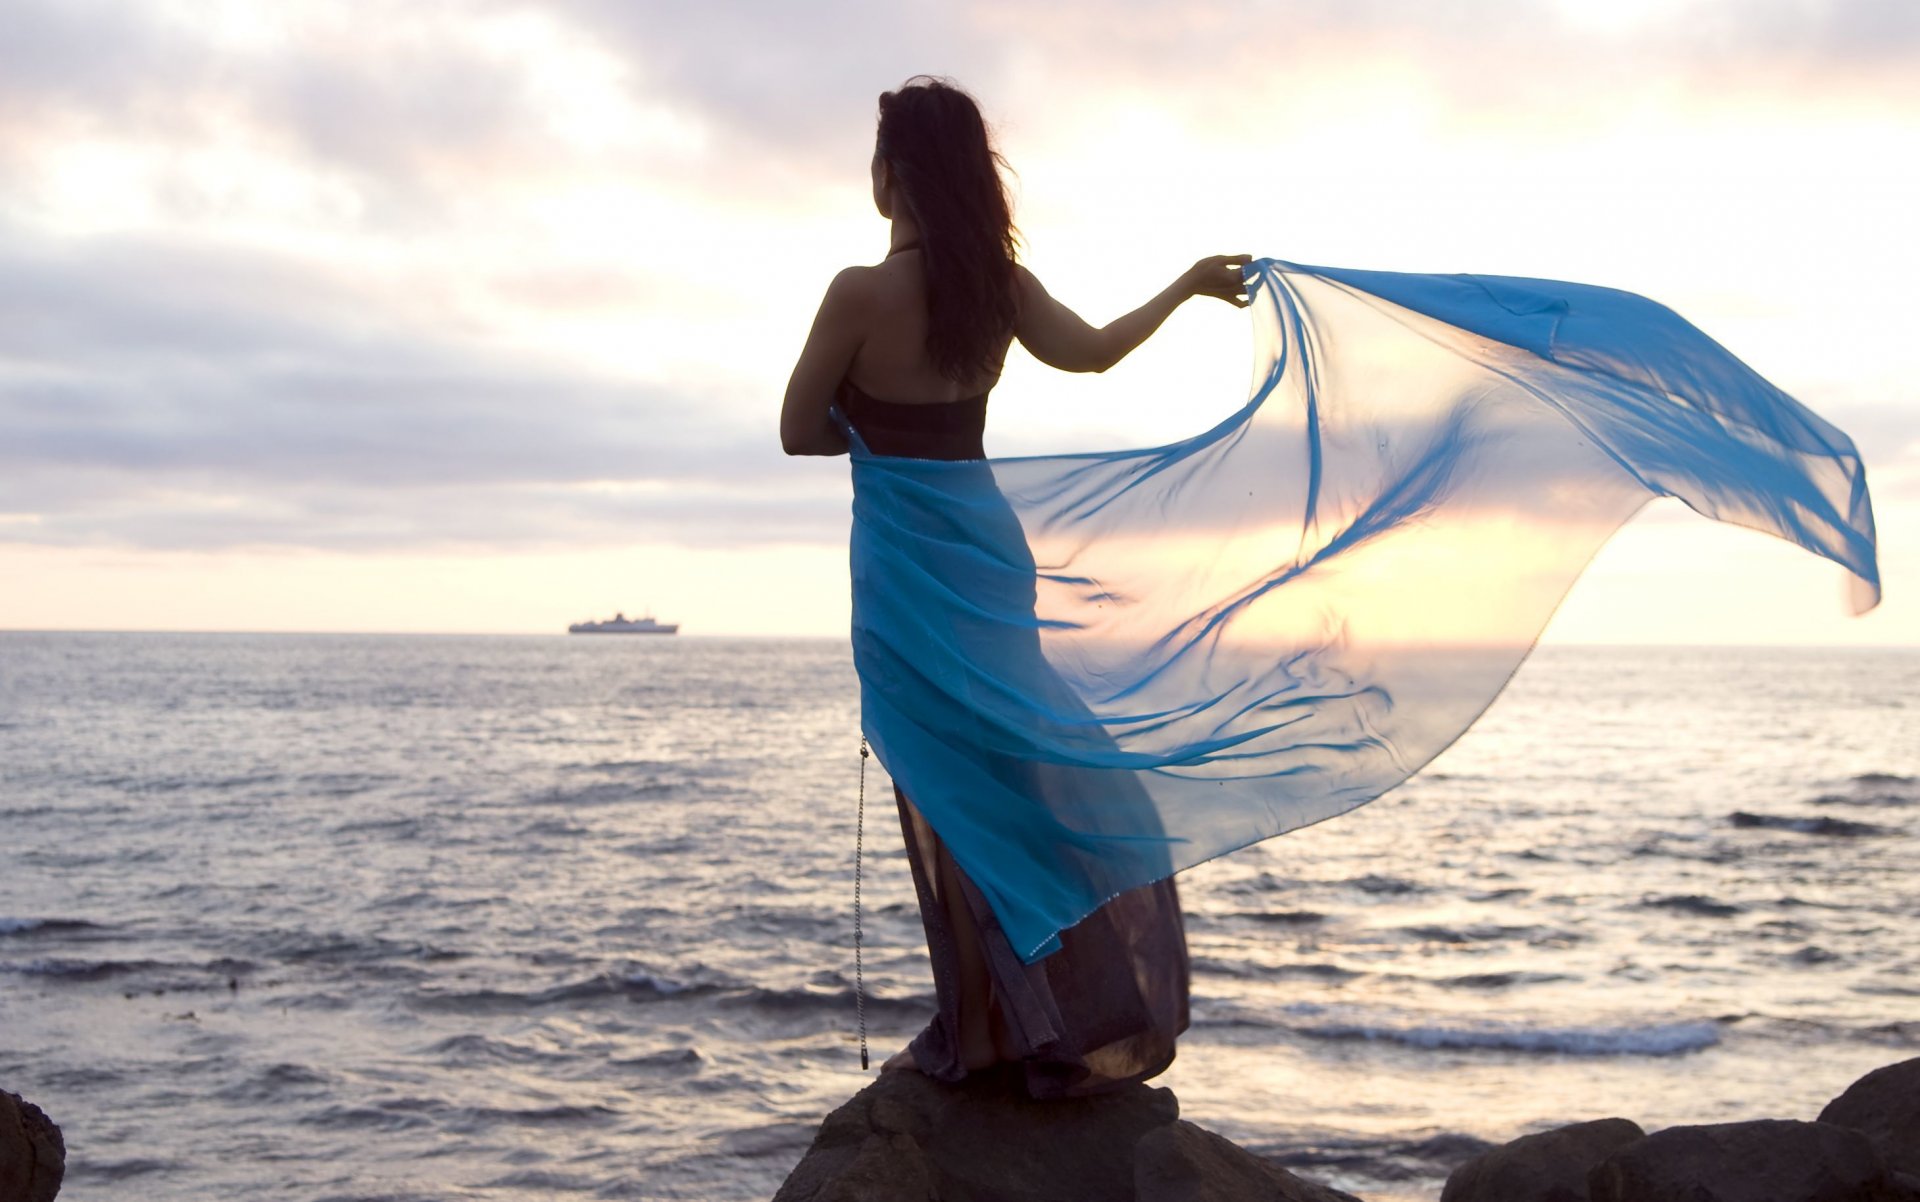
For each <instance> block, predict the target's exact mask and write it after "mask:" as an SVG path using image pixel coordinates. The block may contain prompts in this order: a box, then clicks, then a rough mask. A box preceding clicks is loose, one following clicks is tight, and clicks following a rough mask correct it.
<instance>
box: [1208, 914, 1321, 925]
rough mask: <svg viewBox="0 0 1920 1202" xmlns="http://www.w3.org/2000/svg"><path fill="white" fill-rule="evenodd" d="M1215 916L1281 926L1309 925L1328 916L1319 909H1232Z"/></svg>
mask: <svg viewBox="0 0 1920 1202" xmlns="http://www.w3.org/2000/svg"><path fill="white" fill-rule="evenodd" d="M1213 917H1215V918H1241V919H1245V920H1247V921H1248V922H1261V923H1273V924H1275V925H1279V926H1307V925H1309V924H1311V923H1316V922H1325V921H1326V920H1327V916H1326V915H1325V914H1322V913H1320V912H1319V911H1318V910H1232V911H1228V912H1227V913H1225V914H1216V915H1213Z"/></svg>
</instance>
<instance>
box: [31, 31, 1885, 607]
mask: <svg viewBox="0 0 1920 1202" xmlns="http://www.w3.org/2000/svg"><path fill="white" fill-rule="evenodd" d="M922 72H928V73H938V74H945V75H950V76H952V77H954V78H955V79H956V80H958V81H959V82H960V83H962V84H963V85H965V86H966V87H967V88H969V90H971V91H972V92H973V93H974V94H975V95H976V96H977V97H979V98H980V100H981V103H982V105H983V107H984V108H985V110H986V112H987V115H988V117H989V120H990V121H991V122H992V123H993V125H994V128H995V131H996V136H997V137H998V139H999V143H1000V147H1001V149H1002V151H1003V152H1004V153H1005V155H1006V156H1007V158H1008V159H1009V160H1010V161H1011V163H1012V165H1013V167H1014V169H1015V171H1016V172H1017V176H1016V178H1015V180H1014V191H1015V199H1016V220H1017V221H1018V222H1019V224H1020V227H1021V230H1022V232H1023V235H1024V242H1025V250H1024V259H1025V261H1026V262H1027V264H1028V265H1029V266H1030V267H1032V268H1033V270H1034V271H1035V272H1036V273H1037V274H1038V275H1039V276H1040V277H1041V279H1042V280H1043V281H1045V283H1046V285H1047V287H1048V288H1049V290H1050V291H1051V292H1052V293H1053V294H1054V295H1055V296H1057V297H1059V298H1060V299H1062V300H1064V301H1066V302H1067V303H1068V304H1069V305H1071V306H1073V307H1074V308H1076V309H1077V310H1079V311H1080V312H1081V313H1083V314H1084V315H1085V316H1087V317H1088V318H1089V319H1090V320H1092V321H1094V322H1096V323H1098V322H1103V321H1106V320H1109V319H1111V318H1112V317H1114V316H1117V315H1118V314H1120V313H1122V312H1124V311H1126V310H1127V309H1130V308H1132V307H1133V306H1134V305H1136V304H1138V303H1139V302H1141V301H1143V300H1145V299H1146V298H1147V297H1148V296H1150V295H1152V294H1153V293H1154V292H1156V291H1158V290H1159V289H1160V288H1161V287H1162V286H1163V285H1164V284H1165V283H1166V282H1167V281H1168V280H1170V279H1172V278H1173V277H1174V276H1175V275H1177V274H1178V273H1179V271H1180V270H1182V269H1183V268H1184V267H1186V266H1187V265H1188V264H1189V263H1191V262H1192V261H1193V260H1194V259H1196V258H1198V257H1200V256H1202V255H1206V254H1212V253H1248V254H1254V255H1271V256H1274V257H1277V258H1283V259H1289V260H1293V261H1295V262H1304V263H1325V264H1333V265H1339V266H1348V267H1364V268H1377V269H1386V270H1408V271H1476V272H1489V273H1507V274H1516V275H1531V276H1544V277H1551V278H1561V279H1574V280H1581V281H1585V282H1589V283H1596V284H1607V285H1612V286H1616V287H1622V288H1628V289H1631V290H1633V291H1636V292H1642V293H1645V294H1647V295H1649V296H1652V297H1654V298H1656V299H1658V300H1660V301H1662V302H1664V303H1666V304H1668V305H1670V306H1672V307H1673V308H1675V309H1677V310H1678V311H1679V312H1681V313H1682V314H1683V315H1685V316H1686V317H1688V318H1689V319H1690V320H1692V321H1693V322H1694V323H1695V324H1696V325H1698V326H1700V327H1701V328H1702V329H1704V330H1705V331H1707V332H1708V333H1709V334H1710V335H1712V336H1713V337H1715V338H1716V339H1718V340H1719V341H1720V342H1722V343H1723V344H1724V345H1726V346H1727V347H1729V348H1730V349H1731V350H1733V351H1734V353H1736V354H1738V355H1739V356H1741V357H1742V358H1743V359H1744V360H1746V362H1748V363H1749V364H1750V365H1752V366H1753V367H1755V368H1756V369H1757V370H1759V371H1760V372H1761V373H1762V374H1763V375H1765V376H1767V377H1768V378H1769V379H1771V380H1773V381H1774V382H1775V383H1777V384H1779V385H1780V386H1781V387H1783V388H1785V389H1786V390H1787V391H1788V392H1790V393H1792V394H1793V395H1794V396H1796V397H1798V398H1799V399H1800V400H1802V401H1804V402H1805V403H1807V404H1808V405H1810V406H1812V407H1813V408H1814V409H1815V410H1817V411H1818V412H1820V413H1821V414H1823V415H1824V416H1826V417H1827V418H1829V419H1830V420H1832V421H1834V422H1835V423H1837V424H1838V425H1839V426H1840V427H1841V428H1842V429H1844V430H1846V431H1847V432H1848V433H1849V434H1850V435H1851V436H1852V437H1853V438H1854V440H1855V442H1856V444H1857V445H1858V447H1859V450H1860V452H1861V455H1862V457H1863V459H1864V460H1865V463H1866V465H1867V476H1868V482H1869V484H1870V486H1871V487H1872V490H1873V495H1874V502H1875V507H1876V512H1877V517H1878V521H1879V531H1880V547H1881V568H1882V574H1883V578H1884V580H1885V589H1886V599H1885V601H1884V602H1883V604H1882V605H1881V607H1880V608H1879V609H1878V610H1876V611H1874V612H1872V613H1870V614H1868V615H1865V616H1864V617H1855V616H1853V615H1851V613H1850V610H1849V608H1848V606H1847V604H1846V603H1845V600H1844V597H1845V587H1844V577H1843V575H1842V573H1841V572H1840V570H1839V569H1838V568H1836V567H1834V566H1833V565H1831V564H1828V563H1826V562H1825V561H1822V560H1818V559H1816V558H1814V557H1813V556H1811V555H1809V554H1807V553H1806V552H1804V551H1801V550H1799V549H1798V548H1795V547H1792V546H1789V545H1787V544H1785V543H1781V542H1779V541H1778V540H1773V539H1769V538H1767V537H1764V536H1761V535H1758V534H1754V533H1753V532H1750V531H1747V530H1743V529H1738V528H1734V527H1731V526H1725V525H1721V524H1718V523H1713V522H1709V521H1707V520H1706V519H1704V518H1701V517H1699V516H1698V515H1695V514H1693V513H1692V512H1691V511H1688V510H1686V509H1685V508H1684V507H1682V506H1680V505H1679V504H1678V503H1677V502H1671V501H1663V502H1656V503H1655V504H1654V505H1652V506H1650V507H1649V508H1648V509H1647V510H1645V511H1643V513H1642V515H1641V516H1640V517H1639V518H1637V519H1635V521H1634V522H1632V523H1631V524H1630V525H1629V526H1628V527H1627V528H1626V529H1624V530H1623V531H1622V532H1621V533H1620V534H1619V535H1617V536H1616V537H1615V539H1614V540H1613V542H1612V543H1610V544H1609V545H1608V547H1607V548H1606V549H1605V550H1603V551H1602V552H1601V554H1600V556H1599V557H1598V558H1597V559H1596V560H1595V561H1594V563H1593V565H1592V566H1591V567H1590V568H1589V569H1588V571H1587V574H1586V575H1585V577H1584V578H1583V579H1582V580H1581V582H1580V583H1579V584H1578V585H1576V587H1575V588H1574V590H1573V592H1572V594H1571V595H1570V596H1569V597H1568V599H1567V601H1566V602H1565V604H1563V606H1562V607H1561V610H1560V612H1559V613H1558V615H1557V616H1556V617H1555V619H1554V621H1553V623H1552V625H1551V626H1550V627H1549V631H1548V638H1549V640H1551V641H1565V642H1603V643H1605V642H1614V643H1854V644H1907V645H1913V644H1920V601H1917V600H1915V598H1914V597H1912V596H1910V595H1909V590H1908V587H1907V584H1908V582H1909V581H1912V580H1916V579H1920V395H1916V393H1917V391H1920V389H1916V383H1915V382H1916V381H1920V335H1917V334H1916V332H1915V327H1916V321H1917V320H1920V303H1917V302H1916V301H1915V299H1914V291H1913V284H1912V281H1914V280H1916V279H1920V239H1916V237H1915V232H1914V222H1915V219H1914V216H1913V215H1914V214H1915V213H1920V5H1915V4H1913V3H1911V2H1910V0H1834V2H1829V3H1821V2H1819V0H1665V2H1659V3H1655V2H1652V0H1597V2H1594V3H1586V2H1580V0H1477V2H1464V0H1463V2H1451V3H1449V2H1444V0H1441V2H1436V0H1311V2H1309V0H1298V2H1295V0H1218V2H1213V0H1202V2H1195V3H1145V2H1131V0H1100V2H1099V3H1094V2H1093V0H1059V2H1057V3H1050V4H1047V5H1044V6H1036V5H1025V4H1014V3H1010V2H1006V0H990V2H964V0H963V2H959V3H948V2H941V3H932V2H927V3H916V2H912V0H906V2H900V0H896V2H894V3H884V4H883V3H877V2H874V0H841V2H835V3H821V4H804V5H800V4H791V3H774V2H769V3H744V2H733V0H717V2H708V3H699V4H687V3H684V2H681V0H671V2H669V0H547V2H545V3H541V4H531V5H529V4H512V3H494V2H491V0H471V2H467V3H453V2H438V0H412V2H410V3H408V4H405V5H395V4H376V3H371V2H365V3H360V2H348V0H318V2H308V0H276V2H275V3H273V4H259V3H256V2H253V0H240V2H233V3H227V2H223V0H188V2H182V3H167V2H162V0H144V2H134V0H0V629H58V630H87V629H104V630H338V631H444V632H468V631H473V632H479V631H497V632H527V633H554V632H558V631H560V630H562V629H564V627H565V625H566V624H567V623H568V622H569V621H575V620H579V619H582V618H586V617H605V616H609V615H610V614H611V613H612V612H613V611H615V610H616V609H620V610H625V611H626V612H627V613H629V614H633V613H636V612H642V611H651V612H653V613H655V614H656V615H658V616H659V617H660V618H662V619H663V620H668V621H679V622H681V623H683V629H684V630H685V631H686V632H687V633H689V634H765V635H774V634H782V635H784V634H797V635H823V636H844V633H845V630H846V623H847V612H848V585H847V573H846V535H847V525H848V502H849V497H850V491H849V488H848V483H847V466H846V463H845V461H844V460H835V459H821V458H794V459H789V458H787V457H785V456H783V455H782V454H781V451H780V447H779V440H778V434H777V416H778V412H779V406H780V399H781V395H782V392H783V390H784V387H785V383H786V377H787V373H788V372H789V371H790V369H791V367H792V363H793V360H794V357H795V355H796V354H797V353H798V351H799V348H800V345H801V342H802V340H803V339H804V337H805V334H806V329H807V326H808V324H809V322H810V321H811V318H812V315H813V311H814V308H815V306H816V305H817V303H818V300H819V297H820V294H821V292H822V290H823V289H824V287H825V284H826V282H827V280H828V279H829V278H831V276H832V275H833V274H834V272H836V271H837V270H838V269H840V268H841V267H843V266H845V265H847V264H850V263H864V262H872V261H875V260H876V259H878V258H879V256H880V255H881V254H882V253H883V252H884V250H885V248H886V245H887V227H886V224H885V223H884V222H883V221H882V220H881V219H880V218H879V217H878V216H877V215H876V214H875V213H874V210H873V207H872V204H871V200H870V198H869V195H868V192H869V185H868V177H867V163H868V158H869V156H870V155H871V152H872V135H873V112H874V103H875V98H876V97H877V95H878V93H879V92H881V91H882V90H885V89H887V88H889V87H893V86H896V85H898V84H899V83H900V82H901V81H902V80H904V79H905V78H907V77H908V76H911V75H914V74H917V73H922ZM1250 354H1251V346H1250V342H1249V326H1248V322H1247V318H1246V316H1245V315H1244V314H1242V313H1240V312H1238V311H1236V310H1234V309H1231V308H1230V307H1228V306H1225V305H1221V304H1218V303H1217V302H1207V301H1195V302H1192V303H1190V304H1189V305H1187V306H1186V307H1185V308H1183V309H1182V310H1181V311H1180V312H1179V313H1177V314H1176V315H1175V316H1174V318H1173V319H1172V320H1171V321H1170V322H1169V323H1168V326H1167V327H1166V329H1165V330H1164V331H1163V332H1162V333H1161V334H1160V335H1159V336H1158V337H1156V338H1155V339H1154V340H1153V341H1152V342H1150V343H1148V344H1147V346H1146V347H1144V348H1143V349H1142V350H1140V351H1139V352H1137V353H1136V354H1135V355H1134V356H1133V357H1132V358H1130V359H1129V360H1127V361H1126V362H1125V363H1123V364H1121V365H1120V366H1119V367H1116V368H1114V369H1113V370H1111V371H1109V372H1107V373H1105V374H1104V375H1094V376H1067V375H1063V374H1060V373H1056V372H1051V371H1049V370H1048V369H1046V368H1044V367H1041V366H1039V365H1038V364H1036V363H1034V362H1033V361H1032V360H1031V359H1028V358H1026V357H1025V356H1024V354H1023V353H1021V352H1018V351H1016V352H1015V354H1014V356H1013V358H1012V360H1011V361H1010V363H1009V367H1008V370H1007V373H1006V375H1005V377H1004V378H1003V381H1002V383H1001V385H1000V386H999V388H998V389H997V390H996V391H995V393H994V400H993V417H992V420H991V421H990V423H989V432H988V448H989V451H990V452H993V453H1032V452H1036V451H1046V450H1067V449H1072V450H1089V449H1107V448H1112V447H1121V446H1132V445H1146V444H1149V443H1153V442H1160V441H1166V440H1168V439H1172V438H1178V437H1181V436H1184V435H1187V434H1192V433H1196V432H1198V431H1200V430H1202V429H1205V428H1207V427H1210V426H1212V425H1213V424H1215V423H1216V422H1217V421H1218V420H1220V419H1221V418H1223V417H1225V416H1226V415H1227V414H1229V413H1231V412H1232V411H1234V410H1235V409H1237V408H1238V407H1239V406H1240V405H1241V404H1242V403H1243V401H1244V399H1245V396H1246V393H1247V387H1248V380H1247V376H1248V366H1249V361H1250Z"/></svg>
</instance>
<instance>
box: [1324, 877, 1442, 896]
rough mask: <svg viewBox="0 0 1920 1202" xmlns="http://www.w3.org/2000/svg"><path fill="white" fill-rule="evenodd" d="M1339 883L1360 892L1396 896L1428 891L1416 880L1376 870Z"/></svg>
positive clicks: (1426, 887)
mask: <svg viewBox="0 0 1920 1202" xmlns="http://www.w3.org/2000/svg"><path fill="white" fill-rule="evenodd" d="M1340 883H1341V884H1343V885H1346V886H1348V887H1350V888H1353V889H1358V890H1359V891H1360V892H1362V893H1372V894H1386V895H1388V896H1398V895H1400V894H1403V893H1425V892H1427V891H1428V886H1426V885H1422V884H1421V883H1420V882H1418V881H1410V880H1408V879H1407V878H1405V877H1399V876H1384V875H1382V874H1380V873H1377V872H1369V873H1367V874H1366V875H1365V876H1357V877H1354V878H1352V879H1351V880H1346V881H1342V882H1340Z"/></svg>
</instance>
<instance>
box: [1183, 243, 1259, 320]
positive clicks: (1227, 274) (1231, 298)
mask: <svg viewBox="0 0 1920 1202" xmlns="http://www.w3.org/2000/svg"><path fill="white" fill-rule="evenodd" d="M1251 262H1253V256H1251V255H1208V256H1207V257H1206V258H1204V259H1202V260H1200V261H1199V262H1198V263H1195V264H1194V265H1193V266H1194V276H1195V277H1196V279H1197V281H1198V283H1199V285H1200V286H1199V288H1198V289H1196V291H1198V292H1201V293H1203V294H1205V295H1207V296H1216V297H1219V298H1220V299H1221V300H1223V301H1227V302H1229V303H1230V304H1233V305H1234V306H1236V307H1238V308H1242V309H1244V308H1246V307H1247V306H1248V305H1249V304H1251V303H1252V301H1251V300H1249V299H1248V298H1247V296H1246V291H1247V285H1246V280H1245V274H1246V273H1245V268H1246V265H1247V264H1248V263H1251Z"/></svg>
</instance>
